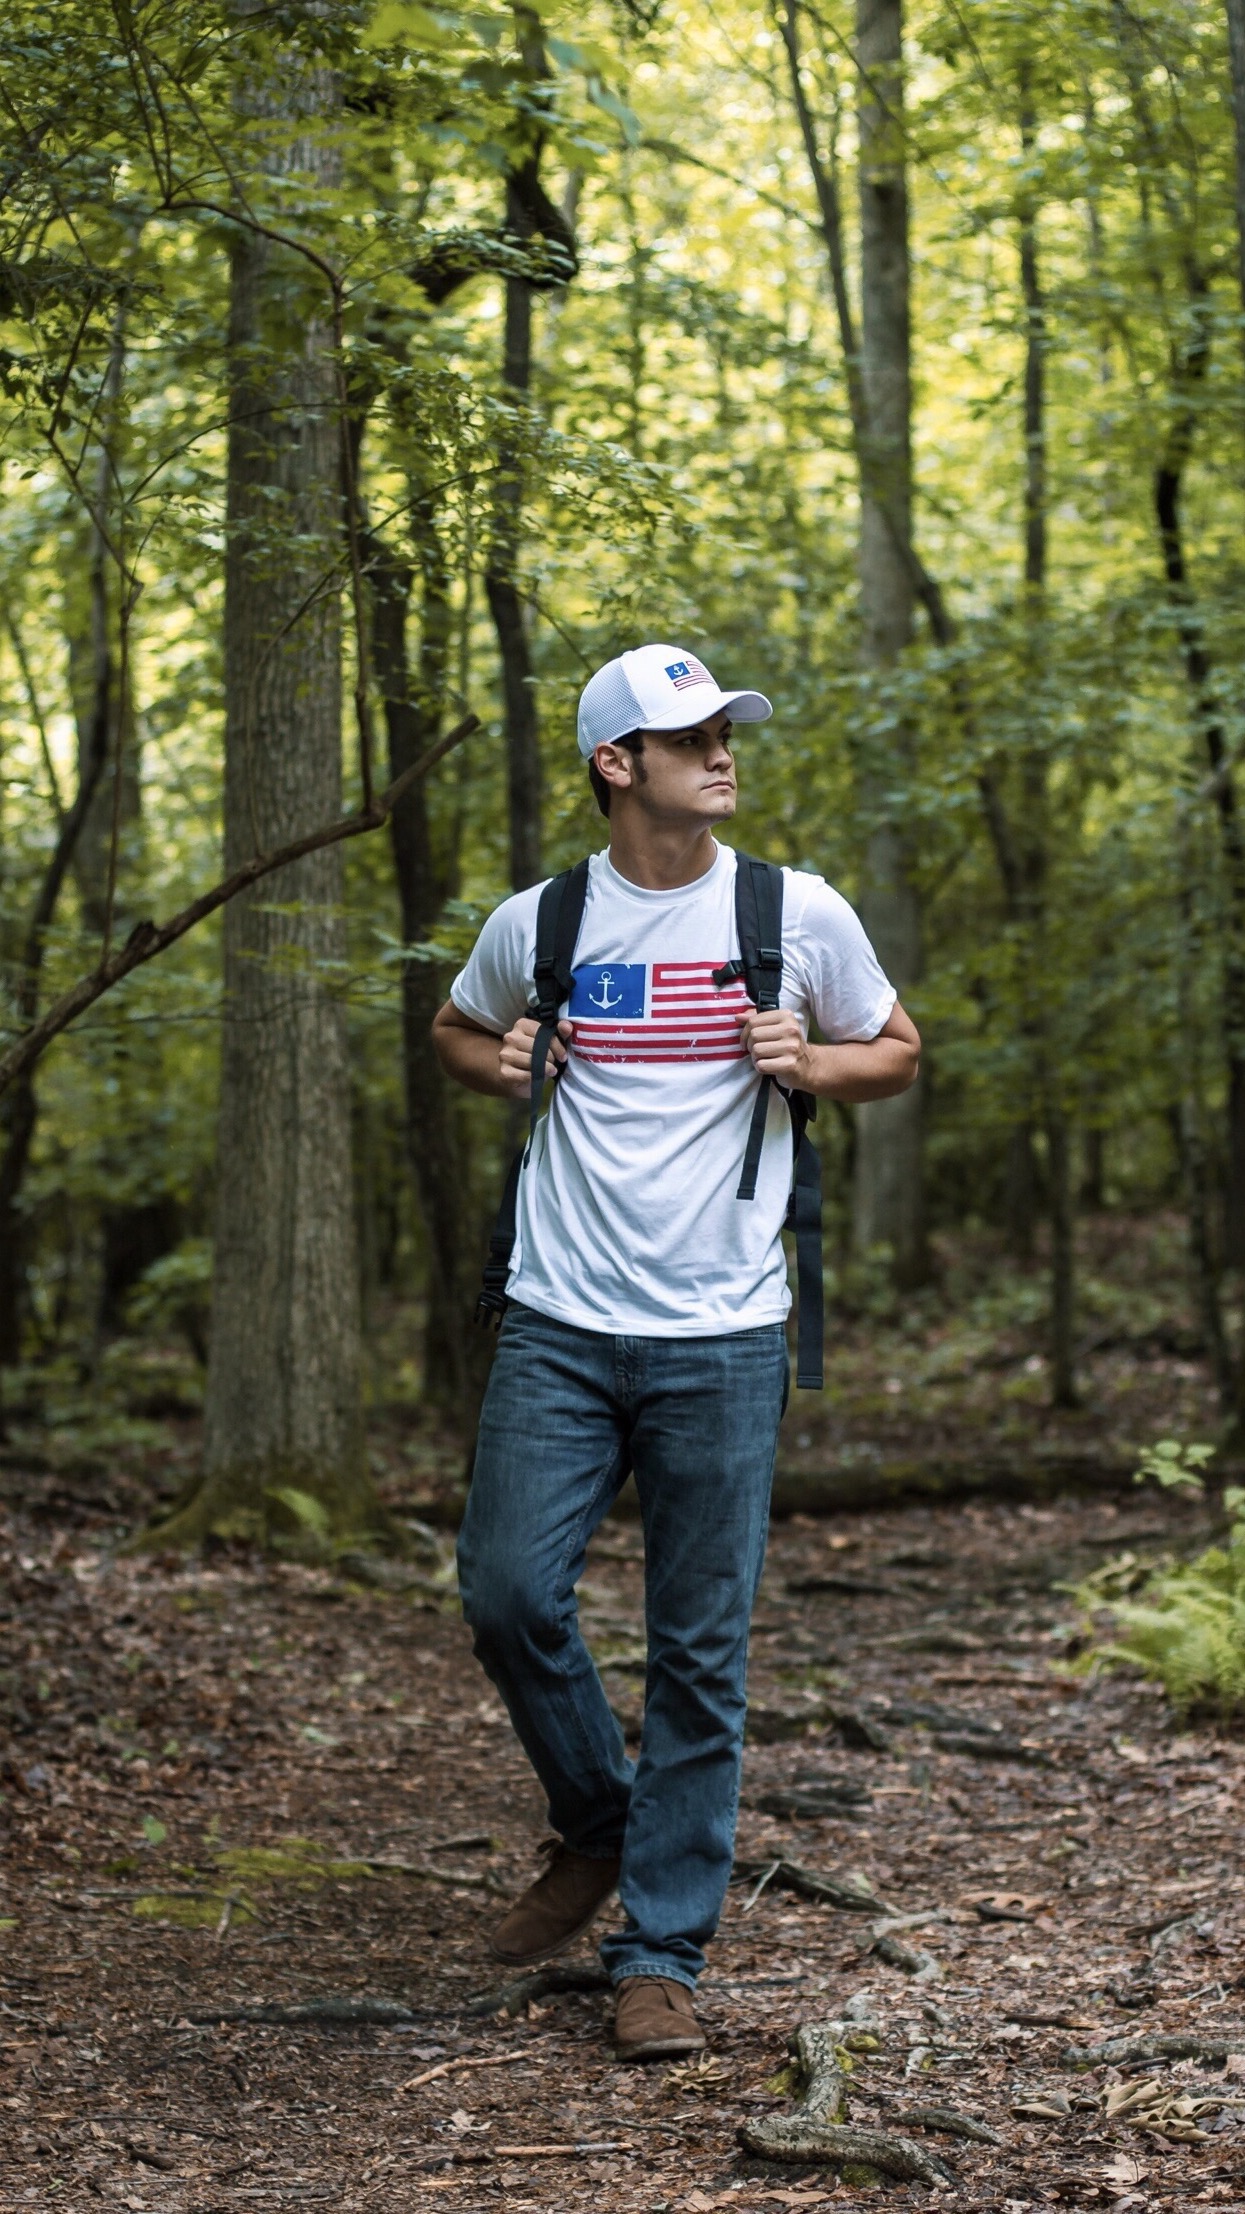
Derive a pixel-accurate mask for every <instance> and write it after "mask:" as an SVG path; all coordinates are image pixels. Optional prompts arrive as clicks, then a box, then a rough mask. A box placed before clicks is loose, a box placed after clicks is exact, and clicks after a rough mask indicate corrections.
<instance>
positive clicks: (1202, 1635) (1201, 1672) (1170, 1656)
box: [1078, 1440, 1245, 1719]
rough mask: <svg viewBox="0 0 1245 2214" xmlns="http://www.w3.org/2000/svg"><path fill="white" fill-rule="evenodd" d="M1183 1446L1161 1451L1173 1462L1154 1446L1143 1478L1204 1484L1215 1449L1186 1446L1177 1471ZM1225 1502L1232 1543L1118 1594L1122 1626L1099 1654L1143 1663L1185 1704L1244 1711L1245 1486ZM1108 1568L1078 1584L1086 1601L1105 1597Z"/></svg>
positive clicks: (1117, 1622) (1098, 1603) (1114, 1601)
mask: <svg viewBox="0 0 1245 2214" xmlns="http://www.w3.org/2000/svg"><path fill="white" fill-rule="evenodd" d="M1179 1451H1180V1449H1178V1448H1177V1449H1175V1451H1173V1449H1171V1448H1170V1447H1169V1446H1168V1444H1167V1441H1166V1440H1165V1441H1164V1444H1163V1446H1160V1447H1158V1448H1156V1449H1155V1454H1157V1455H1158V1456H1160V1457H1161V1458H1162V1460H1163V1461H1164V1462H1166V1463H1167V1464H1168V1466H1167V1467H1166V1468H1163V1467H1156V1466H1155V1454H1148V1455H1147V1456H1146V1459H1145V1460H1144V1461H1143V1463H1142V1467H1141V1469H1140V1470H1139V1472H1138V1474H1139V1478H1140V1477H1143V1476H1151V1477H1156V1478H1157V1479H1158V1481H1159V1482H1160V1483H1162V1484H1164V1486H1165V1488H1173V1486H1174V1483H1179V1484H1180V1485H1181V1486H1182V1488H1183V1487H1184V1486H1190V1483H1191V1481H1192V1484H1195V1485H1196V1486H1197V1488H1198V1489H1200V1488H1201V1476H1200V1466H1201V1463H1202V1462H1203V1461H1204V1460H1205V1459H1207V1458H1209V1455H1208V1454H1207V1453H1206V1451H1205V1449H1203V1448H1199V1447H1196V1446H1194V1447H1186V1448H1185V1449H1184V1453H1183V1458H1184V1462H1185V1467H1186V1468H1187V1469H1188V1470H1189V1473H1188V1474H1185V1473H1184V1472H1183V1471H1181V1473H1180V1474H1179V1475H1175V1474H1174V1472H1173V1469H1172V1466H1171V1464H1172V1463H1173V1462H1177V1458H1178V1455H1179ZM1224 1505H1225V1506H1226V1508H1227V1510H1228V1512H1229V1514H1230V1515H1231V1516H1232V1518H1233V1520H1232V1527H1231V1530H1230V1532H1229V1535H1228V1538H1227V1542H1226V1544H1224V1545H1212V1546H1211V1547H1210V1548H1209V1549H1208V1551H1206V1552H1205V1553H1201V1554H1199V1555H1198V1557H1197V1559H1196V1560H1192V1561H1185V1562H1181V1563H1180V1564H1178V1565H1176V1566H1163V1567H1161V1568H1159V1569H1158V1570H1156V1572H1155V1573H1154V1574H1153V1575H1151V1576H1150V1577H1149V1578H1148V1579H1147V1581H1146V1582H1145V1583H1144V1585H1143V1586H1142V1588H1141V1590H1140V1591H1139V1592H1138V1593H1137V1594H1136V1596H1135V1597H1130V1596H1123V1595H1121V1596H1119V1597H1112V1598H1111V1599H1110V1601H1109V1602H1108V1604H1109V1609H1110V1613H1111V1616H1112V1619H1113V1623H1114V1628H1115V1633H1116V1634H1115V1635H1114V1637H1113V1638H1112V1639H1111V1640H1110V1642H1108V1643H1106V1644H1097V1643H1095V1645H1094V1648H1093V1654H1094V1657H1095V1658H1096V1659H1098V1660H1101V1661H1105V1662H1107V1663H1108V1664H1111V1663H1115V1662H1127V1663H1129V1664H1131V1666H1133V1667H1134V1668H1139V1669H1140V1670H1141V1671H1142V1673H1143V1674H1144V1675H1146V1676H1149V1677H1150V1678H1151V1679H1153V1680H1155V1681H1157V1682H1159V1683H1161V1684H1162V1686H1163V1688H1164V1690H1165V1691H1166V1693H1167V1695H1168V1697H1169V1699H1170V1700H1171V1702H1172V1705H1173V1706H1174V1707H1175V1708H1176V1709H1177V1710H1178V1711H1180V1712H1184V1711H1185V1710H1187V1709H1188V1708H1189V1707H1194V1706H1199V1707H1212V1708H1214V1709H1215V1710H1217V1712H1218V1713H1219V1714H1220V1715H1221V1716H1222V1717H1224V1718H1225V1719H1226V1718H1228V1717H1229V1716H1232V1715H1235V1714H1239V1713H1241V1712H1242V1711H1245V1491H1242V1490H1238V1489H1235V1488H1233V1489H1230V1490H1228V1491H1226V1492H1225V1493H1224ZM1110 1567H1111V1564H1107V1573H1109V1571H1110ZM1103 1574H1104V1571H1102V1570H1100V1571H1099V1576H1098V1578H1096V1579H1090V1580H1087V1581H1086V1583H1084V1584H1083V1585H1082V1586H1081V1587H1080V1592H1079V1595H1078V1596H1079V1597H1080V1600H1081V1603H1082V1605H1083V1606H1085V1607H1086V1608H1087V1609H1100V1608H1101V1607H1102V1605H1103V1598H1104V1594H1103V1590H1102V1588H1101V1580H1100V1579H1101V1578H1102V1576H1103Z"/></svg>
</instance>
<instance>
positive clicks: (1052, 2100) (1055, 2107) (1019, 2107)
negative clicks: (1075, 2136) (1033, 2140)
mask: <svg viewBox="0 0 1245 2214" xmlns="http://www.w3.org/2000/svg"><path fill="white" fill-rule="evenodd" d="M1071 2112H1072V2108H1071V2105H1070V2103H1069V2101H1068V2100H1067V2099H1066V2098H1065V2097H1064V2095H1063V2092H1062V2091H1042V2092H1039V2093H1038V2094H1037V2096H1036V2097H1034V2098H1031V2099H1013V2101H1012V2113H1013V2114H1015V2115H1017V2116H1019V2117H1020V2118H1021V2119H1023V2120H1031V2121H1035V2122H1060V2121H1062V2120H1063V2117H1064V2115H1065V2114H1070V2113H1071Z"/></svg>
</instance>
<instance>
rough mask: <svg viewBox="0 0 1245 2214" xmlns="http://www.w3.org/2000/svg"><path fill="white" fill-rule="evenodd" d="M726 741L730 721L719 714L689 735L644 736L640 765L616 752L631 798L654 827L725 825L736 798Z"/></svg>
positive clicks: (653, 733)
mask: <svg viewBox="0 0 1245 2214" xmlns="http://www.w3.org/2000/svg"><path fill="white" fill-rule="evenodd" d="M730 738H731V719H730V716H729V715H727V714H726V713H725V712H724V711H720V712H719V713H718V714H716V715H710V716H708V717H707V718H706V719H705V721H704V722H703V723H693V724H692V725H691V726H690V727H689V728H688V729H687V730H658V731H648V732H647V733H646V734H645V739H644V750H643V753H642V754H641V755H640V757H639V759H638V760H636V759H635V757H634V756H633V755H631V754H629V753H627V752H626V750H625V749H624V748H621V747H620V748H619V749H618V752H617V756H616V758H617V759H618V760H619V761H620V762H623V763H625V764H626V765H627V767H628V768H629V769H630V771H631V776H630V783H629V796H630V797H632V798H633V799H634V801H635V804H636V805H637V806H638V807H641V808H642V809H643V811H644V813H645V814H646V815H648V816H649V817H650V819H652V820H655V821H656V820H661V819H665V820H667V821H670V822H681V823H686V822H687V821H688V819H689V817H690V818H692V819H693V820H695V821H698V822H703V823H706V824H708V823H721V822H727V821H728V820H729V819H730V817H731V816H732V815H733V814H734V812H735V802H736V799H737V798H738V792H737V789H736V784H735V762H734V759H733V756H732V754H731V746H730ZM607 750H608V751H609V752H610V753H611V754H613V753H614V749H613V748H612V747H611V748H609V749H607Z"/></svg>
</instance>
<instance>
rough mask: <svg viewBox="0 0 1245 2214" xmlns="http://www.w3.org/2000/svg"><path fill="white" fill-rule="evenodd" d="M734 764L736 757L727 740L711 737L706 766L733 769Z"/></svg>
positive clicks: (708, 767)
mask: <svg viewBox="0 0 1245 2214" xmlns="http://www.w3.org/2000/svg"><path fill="white" fill-rule="evenodd" d="M734 766H735V757H734V755H733V754H732V752H731V749H730V746H729V744H728V742H727V740H726V739H725V738H713V739H711V740H710V742H709V748H708V751H707V753H706V755H705V767H706V768H707V769H733V768H734Z"/></svg>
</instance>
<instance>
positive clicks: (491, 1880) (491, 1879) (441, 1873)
mask: <svg viewBox="0 0 1245 2214" xmlns="http://www.w3.org/2000/svg"><path fill="white" fill-rule="evenodd" d="M367 1866H368V1867H369V1868H375V1869H377V1870H378V1871H380V1872H381V1873H382V1874H384V1875H387V1876H412V1877H414V1879H415V1881H416V1882H417V1883H449V1884H453V1886H454V1888H455V1890H458V1891H494V1892H496V1893H497V1894H498V1896H499V1897H500V1896H502V1895H503V1894H506V1893H508V1892H509V1890H510V1888H511V1887H510V1885H509V1884H507V1883H505V1882H504V1881H503V1880H502V1878H501V1877H500V1876H494V1875H492V1874H491V1873H490V1872H489V1870H488V1869H483V1870H481V1869H478V1868H434V1867H433V1866H432V1864H431V1862H429V1861H418V1860H369V1861H368V1862H367Z"/></svg>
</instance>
